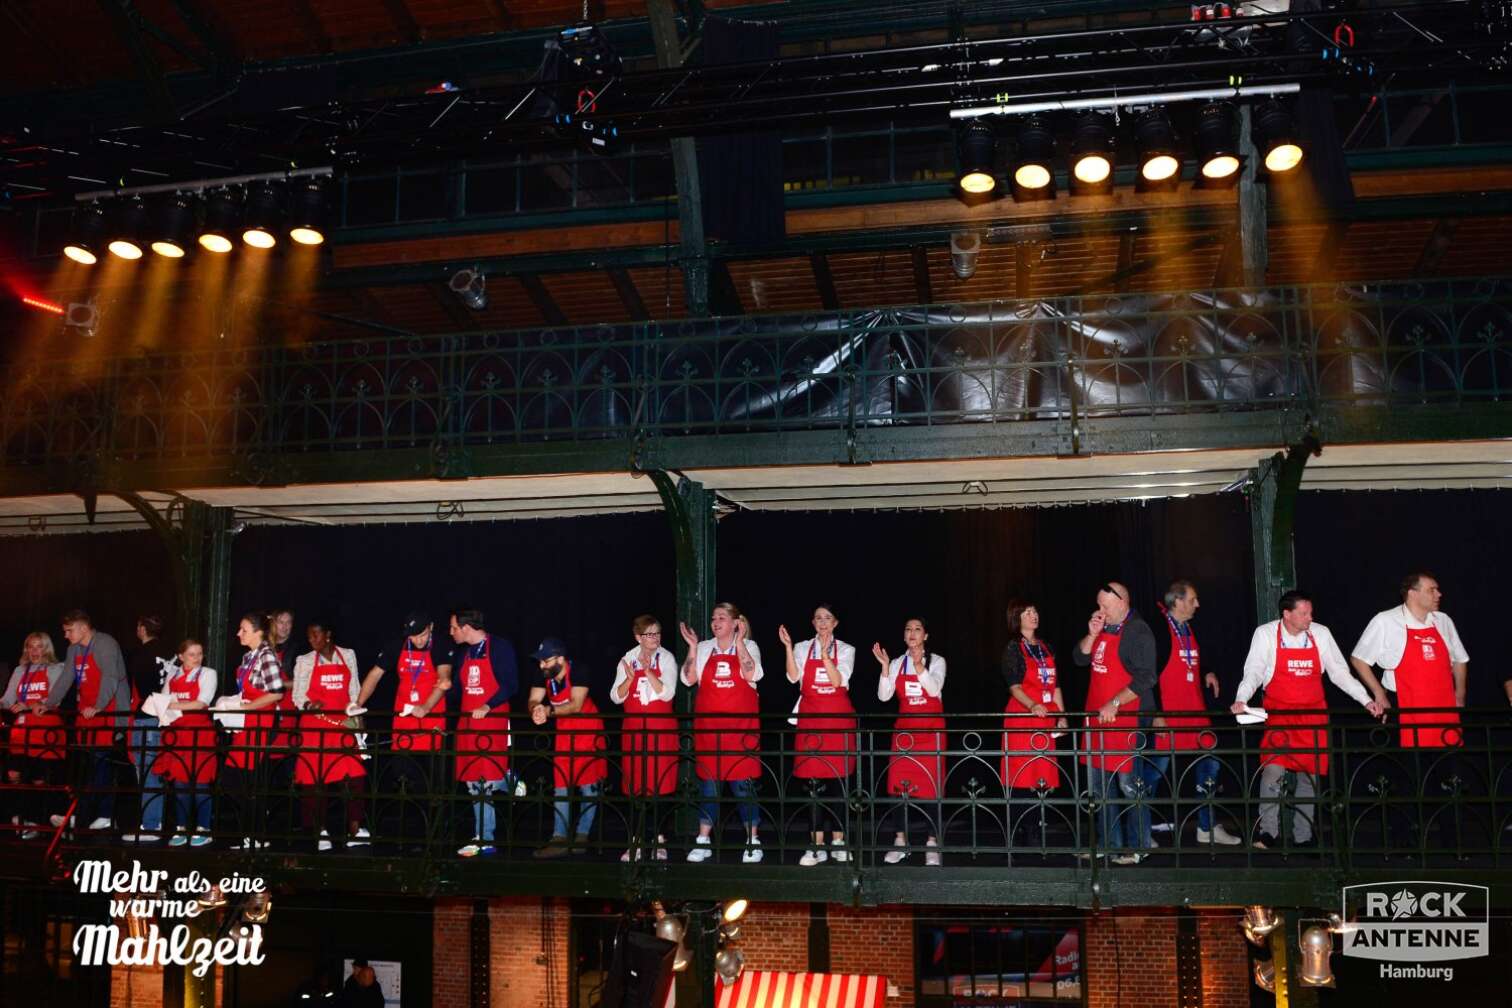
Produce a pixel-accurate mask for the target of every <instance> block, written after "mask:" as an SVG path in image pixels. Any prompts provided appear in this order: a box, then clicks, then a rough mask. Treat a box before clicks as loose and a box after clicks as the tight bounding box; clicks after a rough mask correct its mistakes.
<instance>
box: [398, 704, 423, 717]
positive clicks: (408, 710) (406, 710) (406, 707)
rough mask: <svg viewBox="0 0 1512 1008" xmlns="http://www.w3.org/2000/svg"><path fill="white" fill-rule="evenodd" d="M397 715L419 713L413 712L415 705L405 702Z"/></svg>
mask: <svg viewBox="0 0 1512 1008" xmlns="http://www.w3.org/2000/svg"><path fill="white" fill-rule="evenodd" d="M399 716H400V717H419V716H420V715H418V714H416V713H415V705H414V704H405V705H404V710H402V711H400V712H399Z"/></svg>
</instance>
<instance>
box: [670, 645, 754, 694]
mask: <svg viewBox="0 0 1512 1008" xmlns="http://www.w3.org/2000/svg"><path fill="white" fill-rule="evenodd" d="M745 646H746V650H748V651H750V652H751V660H752V661H754V662H755V663H756V673H755V675H753V676H751V678H750V679H749V680H747V681H748V682H749V683H750V684H751V685H752V686H755V685H756V684H757V683H759V682H761V677H762V676H763V675H765V674H766V673H765V672H763V671H762V669H761V648H759V647H757V646H756V642H755V641H753V640H751V639H749V638H747V639H746V642H745ZM731 647H733V648H734V650H735V660H736V661H737V662H738V661H739V660H740V647H739V645H736V644H734V643H733V641H732V643H731ZM724 650H725V653H726V654H729V653H730V648H725V649H724ZM713 653H714V641H713V640H701V641H699V642H698V647H696V648H694V649H693V669H692V672H693V681H692V682H689V681H688V679H687V678H686V677H684V678H683V685H685V686H697V685H698V679H699V677H700V676H702V675H703V670H704V666H705V665H707V664H708V663H709V656H710V655H712V654H713ZM736 675H740V673H739V672H738V671H737V672H736ZM741 678H745V677H744V676H741Z"/></svg>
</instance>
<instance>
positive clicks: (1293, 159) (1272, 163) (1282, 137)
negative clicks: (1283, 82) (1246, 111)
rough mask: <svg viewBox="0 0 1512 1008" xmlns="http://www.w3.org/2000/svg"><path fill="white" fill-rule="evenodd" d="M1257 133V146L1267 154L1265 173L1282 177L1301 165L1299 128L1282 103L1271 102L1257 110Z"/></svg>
mask: <svg viewBox="0 0 1512 1008" xmlns="http://www.w3.org/2000/svg"><path fill="white" fill-rule="evenodd" d="M1255 134H1256V139H1257V141H1258V142H1257V143H1256V144H1255V146H1256V147H1258V148H1259V149H1260V150H1262V151H1264V152H1265V170H1266V171H1268V172H1270V173H1271V174H1273V175H1280V174H1284V173H1286V172H1289V171H1291V170H1292V169H1293V168H1295V167H1297V165H1299V164H1301V163H1302V153H1303V152H1302V144H1301V141H1300V140H1299V139H1298V137H1297V127H1296V125H1295V124H1294V123H1293V122H1292V117H1291V113H1289V112H1287V111H1286V106H1284V105H1282V104H1281V103H1280V102H1278V101H1268V102H1266V103H1265V104H1263V105H1261V106H1260V107H1259V108H1257V109H1256V110H1255Z"/></svg>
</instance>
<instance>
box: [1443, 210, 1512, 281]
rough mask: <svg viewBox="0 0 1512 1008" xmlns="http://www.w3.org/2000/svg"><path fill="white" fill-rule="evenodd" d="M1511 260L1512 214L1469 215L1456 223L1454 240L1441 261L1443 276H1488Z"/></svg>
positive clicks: (1504, 266) (1502, 269) (1500, 270)
mask: <svg viewBox="0 0 1512 1008" xmlns="http://www.w3.org/2000/svg"><path fill="white" fill-rule="evenodd" d="M1509 262H1512V217H1483V218H1475V217H1467V218H1465V219H1463V220H1461V221H1459V223H1458V224H1457V225H1456V227H1455V231H1454V240H1453V241H1452V242H1451V243H1450V245H1449V247H1448V248H1447V249H1446V250H1445V251H1444V255H1443V257H1442V258H1441V259H1440V260H1439V264H1438V273H1439V274H1440V275H1443V276H1485V275H1488V274H1493V273H1499V272H1502V271H1504V270H1505V269H1506V265H1507V263H1509Z"/></svg>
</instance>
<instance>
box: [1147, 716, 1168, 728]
mask: <svg viewBox="0 0 1512 1008" xmlns="http://www.w3.org/2000/svg"><path fill="white" fill-rule="evenodd" d="M1150 727H1151V728H1164V727H1166V719H1165V718H1163V717H1161V716H1159V715H1158V714H1157V715H1156V716H1155V718H1154V719H1153V720H1151V721H1150Z"/></svg>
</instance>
